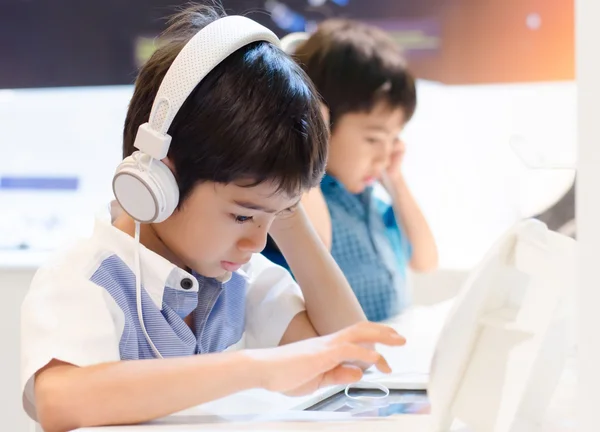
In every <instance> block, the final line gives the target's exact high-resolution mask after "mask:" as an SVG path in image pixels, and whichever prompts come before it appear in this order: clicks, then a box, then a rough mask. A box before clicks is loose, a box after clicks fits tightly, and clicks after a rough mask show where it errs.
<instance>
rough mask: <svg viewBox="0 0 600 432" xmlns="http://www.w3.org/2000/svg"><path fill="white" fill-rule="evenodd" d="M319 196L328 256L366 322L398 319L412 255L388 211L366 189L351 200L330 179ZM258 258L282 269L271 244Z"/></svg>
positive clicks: (337, 184)
mask: <svg viewBox="0 0 600 432" xmlns="http://www.w3.org/2000/svg"><path fill="white" fill-rule="evenodd" d="M321 191H322V192H323V195H324V197H325V200H326V202H327V206H328V208H329V213H330V215H331V226H332V244H331V255H332V256H333V258H334V259H335V260H336V262H337V263H338V265H339V266H340V268H341V269H342V271H343V272H344V274H345V276H346V278H347V279H348V282H349V283H350V285H351V286H352V289H353V290H354V293H355V294H356V297H357V298H358V301H359V302H360V304H361V306H362V308H363V310H364V311H365V314H366V315H367V318H368V319H369V320H371V321H383V320H386V319H389V318H391V317H393V316H395V315H397V314H399V313H400V312H401V311H402V310H403V309H404V308H405V307H406V306H407V305H408V295H407V287H406V267H407V264H408V261H409V260H410V256H411V253H412V251H411V247H410V245H409V244H408V240H407V239H406V236H405V235H404V233H403V231H402V229H401V228H400V227H399V226H398V224H397V223H396V218H395V215H394V211H393V209H392V207H391V206H390V205H389V204H387V203H385V202H383V201H381V200H379V199H378V198H377V197H375V196H374V194H373V188H372V187H369V188H367V189H366V190H365V191H363V192H362V193H360V194H357V195H355V194H352V193H350V192H349V191H348V190H347V189H346V188H345V187H344V186H343V185H342V184H341V183H340V182H339V181H337V179H335V178H334V177H332V176H330V175H326V176H325V177H324V178H323V181H322V182H321ZM263 254H264V255H265V256H266V257H267V258H269V259H271V260H272V261H274V262H275V263H277V264H280V265H282V266H284V267H286V268H287V263H286V262H285V260H284V258H283V256H282V255H281V254H280V253H279V252H278V251H277V250H276V249H275V248H274V247H273V245H272V244H271V245H270V246H268V247H267V248H266V249H265V251H263Z"/></svg>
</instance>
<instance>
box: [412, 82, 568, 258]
mask: <svg viewBox="0 0 600 432" xmlns="http://www.w3.org/2000/svg"><path fill="white" fill-rule="evenodd" d="M418 95H419V102H418V107H417V112H416V114H415V117H414V119H413V120H412V121H411V122H410V123H409V124H408V126H407V128H406V130H405V132H404V134H403V138H404V140H405V142H406V148H407V153H406V158H405V162H404V166H405V168H404V170H405V173H406V176H407V180H408V182H409V184H410V185H411V187H412V189H413V192H414V194H415V195H416V197H417V199H418V201H419V202H420V204H421V206H422V208H423V211H424V213H425V215H426V217H427V219H428V220H429V222H430V224H431V227H432V230H433V232H434V235H435V237H436V239H437V241H438V246H439V249H440V262H441V265H442V267H445V268H459V269H460V268H470V267H472V266H473V265H475V264H476V263H477V262H478V261H479V259H481V257H482V255H483V254H484V253H485V251H486V250H487V248H488V247H489V246H490V245H491V244H492V243H493V241H494V240H495V239H496V238H498V237H499V236H500V235H501V234H502V232H504V231H505V230H506V229H508V228H509V227H510V226H511V225H513V224H514V223H515V222H516V221H518V220H520V219H521V218H523V217H529V216H533V215H535V214H536V213H537V212H539V211H541V210H544V209H546V208H547V207H549V206H550V205H551V204H553V203H554V202H556V201H557V200H558V199H559V198H560V196H562V194H564V192H566V191H567V190H568V189H569V187H570V186H571V185H572V182H573V179H574V172H573V171H572V170H571V171H569V170H558V171H556V170H551V171H546V170H531V169H528V168H527V167H526V166H525V165H524V163H523V162H522V161H521V159H520V158H519V157H517V155H516V154H515V152H514V151H513V150H512V148H511V145H510V143H511V142H514V140H515V137H522V138H521V141H523V142H525V143H526V146H527V147H528V148H530V149H531V150H532V151H534V152H538V153H541V154H542V155H544V156H546V157H547V159H548V161H563V162H571V163H573V160H574V158H575V147H576V139H577V131H576V112H577V111H576V102H577V100H576V88H575V84H574V83H572V82H558V83H539V84H514V85H486V86H483V85H481V86H445V85H441V84H437V83H430V82H420V83H419V87H418Z"/></svg>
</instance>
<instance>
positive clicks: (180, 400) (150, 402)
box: [34, 352, 259, 432]
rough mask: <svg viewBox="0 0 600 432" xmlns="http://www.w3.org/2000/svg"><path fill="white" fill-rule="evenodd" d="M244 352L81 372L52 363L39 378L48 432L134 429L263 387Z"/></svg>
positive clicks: (120, 364)
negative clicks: (124, 426)
mask: <svg viewBox="0 0 600 432" xmlns="http://www.w3.org/2000/svg"><path fill="white" fill-rule="evenodd" d="M248 370H249V368H248V361H247V359H245V358H244V355H243V354H242V352H235V353H226V354H217V355H202V356H193V357H185V358H173V359H166V360H134V361H119V362H112V363H103V364H98V365H94V366H87V367H77V366H73V365H71V364H69V363H64V362H60V361H57V360H52V361H51V362H50V363H49V364H48V365H47V366H46V367H45V368H43V369H41V370H40V371H39V372H38V373H37V374H36V378H35V387H34V388H35V400H36V409H37V415H38V421H39V422H40V424H41V425H42V427H43V428H44V430H45V431H46V432H62V431H67V430H72V429H76V428H80V427H91V426H100V425H115V424H133V423H140V422H145V421H149V420H152V419H155V418H158V417H162V416H166V415H168V414H172V413H174V412H177V411H181V410H183V409H185V408H188V407H191V406H194V405H199V404H201V403H204V402H208V401H210V400H213V399H218V398H220V397H223V396H227V395H229V394H232V393H234V392H237V391H241V390H245V389H250V388H253V387H258V384H259V382H258V379H259V377H258V375H257V374H254V373H248Z"/></svg>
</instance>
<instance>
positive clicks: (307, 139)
mask: <svg viewBox="0 0 600 432" xmlns="http://www.w3.org/2000/svg"><path fill="white" fill-rule="evenodd" d="M223 16H225V14H224V12H223V11H222V10H219V9H217V8H215V7H209V6H202V5H196V6H191V7H188V8H187V9H184V10H183V11H181V12H180V13H178V14H176V15H175V16H173V17H172V18H171V19H170V21H169V26H168V29H167V30H166V31H165V33H164V34H163V35H162V36H163V37H164V38H165V41H166V42H165V44H164V45H162V46H161V47H160V48H158V49H157V50H156V51H155V52H154V54H153V55H152V57H151V58H150V59H149V60H148V62H147V63H146V64H145V65H144V66H143V67H142V69H141V70H140V72H139V75H138V77H137V80H136V83H135V90H134V94H133V97H132V99H131V103H130V105H129V109H128V112H127V118H126V120H125V129H124V134H123V156H124V157H127V156H129V155H130V154H131V153H133V152H134V151H135V150H136V149H135V147H134V146H133V143H134V140H135V135H136V133H137V130H138V127H139V126H140V125H141V124H142V123H145V122H146V121H148V118H149V116H150V111H151V108H152V103H153V101H154V98H155V96H156V93H157V92H158V88H159V86H160V83H161V81H162V79H163V77H164V76H165V74H166V72H167V70H168V68H169V66H170V65H171V63H172V62H173V60H174V59H175V57H176V56H177V54H178V53H179V52H180V51H181V49H182V48H183V46H184V45H185V44H186V43H187V42H188V41H189V40H190V39H191V38H192V37H193V36H194V35H195V34H196V33H197V32H198V31H199V30H201V29H202V28H204V27H205V26H206V25H208V24H209V23H211V22H213V21H215V20H217V19H219V18H221V17H223ZM168 133H169V135H171V137H172V138H173V141H172V144H171V147H170V149H169V154H168V157H169V159H170V160H171V161H172V163H173V164H174V171H175V173H174V174H175V177H176V179H177V183H178V185H179V190H180V201H179V205H181V204H182V203H183V202H184V200H185V198H186V197H187V196H188V195H189V193H190V191H191V190H192V188H193V187H194V186H195V185H196V184H198V183H199V182H203V181H212V182H217V183H225V184H227V183H232V182H237V181H240V182H242V181H244V182H245V183H246V184H247V182H248V181H250V182H251V185H256V184H259V183H262V182H273V183H274V184H275V186H276V187H277V191H278V192H284V193H286V194H288V195H290V196H292V195H296V194H299V193H301V192H303V191H305V190H307V189H309V188H312V187H314V186H316V185H318V184H319V181H320V179H321V176H322V175H323V173H324V171H325V162H326V158H327V136H328V130H327V127H326V125H325V123H324V122H323V119H322V116H321V113H320V111H319V99H318V96H317V93H316V91H315V89H314V87H313V86H312V84H311V82H310V80H309V79H308V77H307V76H306V74H305V73H304V72H303V71H302V69H301V68H300V67H299V66H298V65H297V64H296V63H295V62H294V61H293V60H292V59H291V58H290V57H289V56H288V55H286V54H285V53H284V52H283V51H281V50H280V49H279V48H277V47H275V46H273V45H271V44H269V43H267V42H256V43H253V44H251V45H248V46H246V47H243V48H241V49H239V50H237V51H236V52H235V53H233V54H232V55H231V56H229V57H228V58H227V59H225V60H224V61H223V62H222V63H221V64H219V65H218V66H217V67H216V68H214V69H213V70H212V71H211V72H210V73H209V74H208V75H207V76H206V77H205V78H204V79H203V80H202V82H201V83H200V84H199V85H198V86H196V88H195V89H194V91H193V92H192V93H191V94H190V96H189V97H188V98H187V100H186V101H185V103H184V104H183V106H182V107H181V109H180V110H179V112H178V113H177V115H176V116H175V119H174V120H173V123H172V124H171V127H170V128H169V131H168Z"/></svg>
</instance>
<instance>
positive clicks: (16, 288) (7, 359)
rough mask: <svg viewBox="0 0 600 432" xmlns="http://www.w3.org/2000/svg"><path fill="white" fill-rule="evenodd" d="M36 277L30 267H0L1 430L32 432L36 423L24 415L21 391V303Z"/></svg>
mask: <svg viewBox="0 0 600 432" xmlns="http://www.w3.org/2000/svg"><path fill="white" fill-rule="evenodd" d="M32 276H33V270H31V269H29V270H27V269H14V270H8V269H2V270H0V290H2V299H3V301H4V302H5V303H4V307H3V312H2V315H1V322H0V329H1V331H0V341H1V346H2V363H1V366H2V367H0V383H2V385H1V386H0V430H2V431H15V432H32V431H33V422H30V421H29V419H28V417H27V416H26V415H25V412H24V411H23V408H22V405H21V393H20V388H21V384H20V370H21V368H20V312H21V302H22V301H23V298H24V296H25V292H26V291H27V287H28V286H29V283H30V281H31V278H32Z"/></svg>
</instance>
